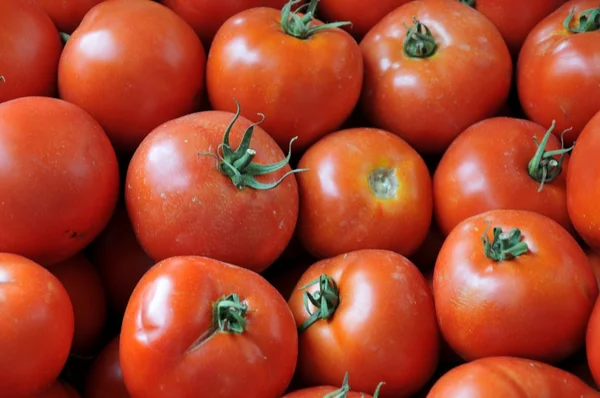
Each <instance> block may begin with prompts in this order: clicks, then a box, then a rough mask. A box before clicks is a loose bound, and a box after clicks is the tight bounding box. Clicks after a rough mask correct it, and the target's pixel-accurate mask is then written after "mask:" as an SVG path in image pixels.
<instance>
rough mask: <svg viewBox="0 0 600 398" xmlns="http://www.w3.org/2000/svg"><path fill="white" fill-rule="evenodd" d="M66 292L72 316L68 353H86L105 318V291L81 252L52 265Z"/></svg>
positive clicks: (93, 342)
mask: <svg viewBox="0 0 600 398" xmlns="http://www.w3.org/2000/svg"><path fill="white" fill-rule="evenodd" d="M50 271H51V272H52V274H53V275H54V276H56V277H57V278H58V280H59V281H60V282H61V283H62V285H63V286H64V288H65V289H66V290H67V293H68V294H69V298H70V299H71V304H72V305H73V312H74V315H75V334H74V335H73V343H72V345H71V352H72V353H74V354H78V355H89V354H91V353H92V352H94V350H95V348H96V345H97V344H98V342H99V341H100V337H101V335H102V331H103V329H104V322H105V320H106V293H104V287H103V286H102V281H101V280H100V276H99V275H98V271H96V268H94V266H93V265H92V263H90V261H89V260H88V259H87V258H86V257H85V256H84V255H83V254H78V255H76V256H74V257H71V258H70V259H68V260H65V261H63V262H61V263H59V264H56V265H54V266H52V268H51V269H50Z"/></svg>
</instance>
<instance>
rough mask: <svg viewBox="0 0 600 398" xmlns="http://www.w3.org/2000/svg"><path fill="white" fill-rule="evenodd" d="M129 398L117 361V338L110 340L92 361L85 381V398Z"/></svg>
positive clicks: (119, 363)
mask: <svg viewBox="0 0 600 398" xmlns="http://www.w3.org/2000/svg"><path fill="white" fill-rule="evenodd" d="M106 397H110V398H130V397H131V395H129V391H127V388H126V387H125V382H124V381H123V372H122V371H121V362H120V360H119V337H118V336H117V337H115V338H114V339H112V340H111V341H110V342H109V343H108V344H107V345H106V346H105V347H104V348H103V349H102V351H100V354H98V356H97V357H96V358H95V359H94V362H93V363H92V366H91V367H90V371H89V373H88V376H87V379H86V381H85V398H106Z"/></svg>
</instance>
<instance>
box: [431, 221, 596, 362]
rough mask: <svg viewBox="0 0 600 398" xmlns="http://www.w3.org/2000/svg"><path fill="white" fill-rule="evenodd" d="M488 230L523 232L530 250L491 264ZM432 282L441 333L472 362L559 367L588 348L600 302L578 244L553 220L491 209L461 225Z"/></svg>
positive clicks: (445, 248) (441, 256)
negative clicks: (521, 361) (506, 359)
mask: <svg viewBox="0 0 600 398" xmlns="http://www.w3.org/2000/svg"><path fill="white" fill-rule="evenodd" d="M490 225H491V226H493V227H501V228H502V230H503V232H505V233H508V232H509V230H511V229H512V228H518V229H519V230H520V231H521V233H522V238H521V239H522V240H521V241H522V242H525V243H526V244H527V246H528V247H529V251H528V252H526V253H525V254H522V255H521V256H519V257H517V258H515V259H511V260H504V261H500V262H496V261H494V260H491V259H488V258H487V257H486V256H485V254H484V245H483V244H482V235H483V233H484V231H485V230H486V228H487V227H488V226H490ZM491 235H492V234H491V232H487V236H488V237H490V239H491ZM433 278H434V280H433V289H434V297H435V303H436V312H437V318H438V323H439V326H440V329H441V331H442V335H443V336H444V338H445V340H446V341H447V342H448V344H449V346H450V347H451V348H452V349H453V350H454V351H456V352H457V353H458V354H459V355H460V356H462V357H463V358H465V359H466V360H467V361H469V360H474V359H477V358H481V357H489V356H501V355H507V356H518V357H526V358H531V359H535V360H541V361H545V362H548V363H554V362H558V361H560V360H562V359H564V358H566V357H567V356H569V355H571V354H572V353H574V352H575V351H576V350H577V349H579V348H580V347H581V346H582V344H583V340H584V335H585V327H586V324H587V320H588V317H589V315H590V313H591V310H592V307H593V305H594V301H595V300H596V297H597V296H598V285H597V282H596V279H595V276H594V273H593V272H592V269H591V268H590V266H589V264H588V262H587V258H586V256H585V252H584V251H583V249H581V247H580V246H579V245H578V243H577V241H576V240H575V239H574V238H573V237H572V236H571V235H570V234H569V233H568V232H567V231H566V230H565V229H564V228H562V227H561V226H560V225H559V224H558V223H556V222H555V221H553V220H551V219H550V218H547V217H545V216H542V215H540V214H537V213H533V212H527V211H523V210H492V211H489V212H485V213H481V214H479V215H476V216H473V217H470V218H468V219H466V220H464V221H462V222H461V223H460V224H458V225H457V226H456V227H455V228H454V229H453V230H452V232H451V233H450V234H449V235H448V237H447V238H446V241H445V242H444V244H443V246H442V249H441V251H440V254H439V256H438V260H437V262H436V265H435V269H434V277H433Z"/></svg>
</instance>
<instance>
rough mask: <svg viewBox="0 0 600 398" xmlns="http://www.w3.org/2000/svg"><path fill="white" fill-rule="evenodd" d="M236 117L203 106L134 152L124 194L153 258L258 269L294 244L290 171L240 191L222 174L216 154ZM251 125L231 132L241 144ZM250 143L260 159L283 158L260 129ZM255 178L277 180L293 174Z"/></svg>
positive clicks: (242, 123) (241, 123)
mask: <svg viewBox="0 0 600 398" xmlns="http://www.w3.org/2000/svg"><path fill="white" fill-rule="evenodd" d="M233 117H234V115H233V114H232V113H229V112H221V111H206V112H200V113H195V114H191V115H188V116H184V117H182V118H179V119H177V120H173V121H171V122H168V123H165V124H164V125H162V126H160V127H158V128H157V129H155V130H154V131H153V132H152V133H151V134H150V135H149V136H148V137H147V138H146V139H145V140H144V142H142V144H141V145H140V146H139V148H138V150H137V151H136V152H135V154H134V156H133V158H132V159H131V163H130V165H129V170H128V173H127V189H126V192H125V199H126V204H127V209H128V213H129V217H130V219H131V224H132V226H133V229H134V231H135V234H136V236H137V238H138V240H139V242H140V244H141V245H142V247H143V248H144V249H145V251H146V252H147V253H148V254H149V255H150V257H152V258H153V259H154V260H156V261H160V260H163V259H166V258H168V257H172V256H177V255H200V256H206V257H210V258H214V259H218V260H221V261H225V262H228V263H231V264H235V265H239V266H242V267H245V268H249V269H252V270H254V271H256V272H261V271H263V270H265V269H266V268H267V267H268V266H270V265H271V264H272V263H273V262H275V260H276V259H277V257H278V256H279V255H280V254H281V253H282V252H283V251H284V249H285V247H286V246H287V244H288V242H289V241H290V239H291V237H292V235H293V233H294V228H295V226H296V221H297V219H298V185H297V183H296V179H295V178H294V176H293V175H291V176H288V177H287V178H286V179H285V180H284V181H283V182H282V183H281V184H280V185H279V186H277V187H276V188H273V189H270V190H266V191H257V190H254V189H251V188H249V187H246V188H243V189H238V188H236V187H235V185H234V184H233V183H232V181H231V180H230V179H229V178H228V177H226V176H224V175H223V174H221V173H220V172H219V171H218V169H217V167H216V165H215V159H214V158H212V157H211V156H207V155H201V154H202V153H203V152H207V151H208V152H211V151H213V152H214V151H215V149H216V148H217V146H218V145H220V144H221V142H222V140H223V134H224V132H225V129H226V127H227V125H228V124H229V123H230V122H231V120H232V119H233ZM250 124H251V122H250V121H249V120H247V119H245V118H239V119H238V120H237V121H236V123H235V124H234V126H233V129H232V130H231V136H230V139H231V146H232V148H237V147H238V146H239V144H240V141H241V137H242V135H243V132H244V131H245V130H246V129H247V128H248V127H249V126H250ZM250 146H251V148H253V149H255V150H256V152H257V153H256V157H255V158H254V159H255V161H256V163H260V164H271V163H276V162H279V161H280V160H282V159H284V154H283V152H282V151H281V149H280V148H279V147H278V146H277V143H276V142H275V141H274V140H273V139H272V138H271V137H269V135H268V134H267V133H266V132H265V131H264V130H263V129H262V128H260V127H259V126H256V127H255V128H254V134H253V138H252V142H251V144H250ZM290 170H291V169H290V167H289V165H285V167H283V168H282V169H281V170H279V171H276V172H273V173H270V174H268V175H265V176H262V177H258V179H261V181H262V182H271V181H277V180H279V179H280V178H281V177H282V176H283V175H284V173H286V172H288V171H290Z"/></svg>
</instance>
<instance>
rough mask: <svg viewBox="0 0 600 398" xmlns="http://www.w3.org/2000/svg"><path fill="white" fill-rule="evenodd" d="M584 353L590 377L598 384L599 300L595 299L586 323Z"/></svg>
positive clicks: (599, 345) (599, 364)
mask: <svg viewBox="0 0 600 398" xmlns="http://www.w3.org/2000/svg"><path fill="white" fill-rule="evenodd" d="M586 354H587V361H588V365H589V367H590V372H591V373H592V377H593V378H594V381H595V382H596V385H598V386H600V300H598V301H596V305H595V306H594V310H593V311H592V315H591V316H590V320H589V323H588V328H587V335H586Z"/></svg>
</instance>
